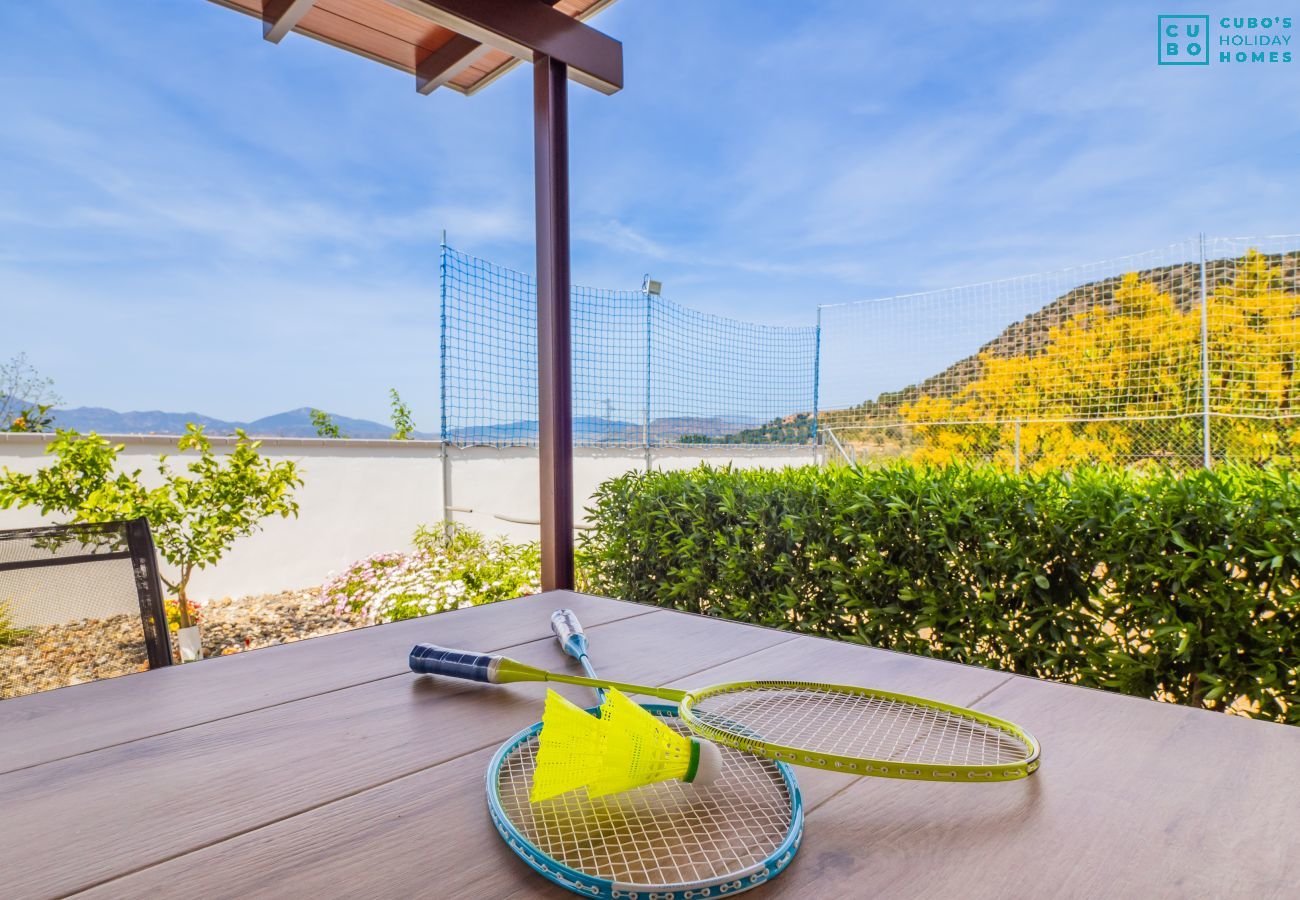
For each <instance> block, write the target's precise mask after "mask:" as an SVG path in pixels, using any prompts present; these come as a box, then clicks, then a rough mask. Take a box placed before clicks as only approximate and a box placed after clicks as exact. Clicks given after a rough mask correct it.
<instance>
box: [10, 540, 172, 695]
mask: <svg viewBox="0 0 1300 900" xmlns="http://www.w3.org/2000/svg"><path fill="white" fill-rule="evenodd" d="M137 616H138V620H137V618H136V617H137ZM171 664H172V650H171V641H170V638H169V634H168V629H167V612H166V608H165V607H164V605H163V590H162V582H161V581H160V579H159V577H158V565H157V556H156V555H155V553H154V544H153V537H152V536H151V535H150V533H149V523H148V522H147V521H145V520H144V519H133V520H130V521H118V522H103V523H95V524H83V525H59V526H53V527H44V528H20V529H16V530H11V531H0V698H3V697H12V696H17V695H19V694H29V693H35V692H36V691H40V690H47V689H49V688H52V687H63V686H64V685H67V684H77V683H80V682H83V681H91V680H95V679H98V678H108V677H112V676H115V675H125V674H128V673H130V672H138V671H140V670H142V669H144V668H150V669H154V668H158V667H159V666H169V665H171Z"/></svg>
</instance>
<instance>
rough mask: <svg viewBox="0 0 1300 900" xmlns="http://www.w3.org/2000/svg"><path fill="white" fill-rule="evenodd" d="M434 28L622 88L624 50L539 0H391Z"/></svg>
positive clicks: (582, 79) (584, 80)
mask: <svg viewBox="0 0 1300 900" xmlns="http://www.w3.org/2000/svg"><path fill="white" fill-rule="evenodd" d="M389 2H390V3H392V5H394V6H397V7H400V8H402V9H405V10H407V11H408V12H412V13H415V14H416V15H418V16H422V17H423V18H425V19H428V20H429V21H430V22H433V23H434V24H437V25H441V26H442V27H443V28H448V29H450V30H452V31H454V32H456V33H457V34H459V35H463V36H465V37H467V38H471V39H472V40H475V41H478V42H479V43H481V44H485V45H487V46H489V47H492V48H494V49H497V50H502V51H504V52H506V53H509V54H510V55H511V56H514V57H516V58H517V59H523V60H536V59H537V58H538V57H540V56H546V57H548V58H550V59H553V60H556V61H558V62H561V63H563V64H564V65H565V67H566V70H567V71H568V76H569V77H570V78H572V79H573V80H574V81H577V82H578V83H579V84H583V85H586V86H588V87H591V88H595V89H596V90H598V91H600V92H602V93H605V94H613V93H615V92H616V91H619V90H621V89H622V87H623V45H622V44H621V43H619V42H618V41H616V40H614V39H613V38H611V37H609V36H608V35H606V34H602V33H600V32H599V31H596V30H595V29H594V28H592V27H590V26H589V25H584V24H583V23H582V22H579V21H578V20H577V19H574V18H572V17H570V16H567V15H565V14H564V13H562V12H559V11H558V10H555V9H553V8H551V5H550V4H549V3H545V2H543V0H389Z"/></svg>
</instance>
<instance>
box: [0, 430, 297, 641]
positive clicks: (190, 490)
mask: <svg viewBox="0 0 1300 900" xmlns="http://www.w3.org/2000/svg"><path fill="white" fill-rule="evenodd" d="M236 434H237V435H238V441H237V442H236V444H235V448H234V450H233V451H232V452H231V453H230V455H229V456H228V457H226V458H225V459H219V458H218V457H217V456H216V455H215V454H214V453H213V452H212V443H211V442H210V441H209V440H208V439H207V437H206V436H205V435H204V434H203V428H202V427H201V426H197V425H194V424H193V423H191V424H189V425H186V426H185V434H184V435H183V436H182V437H181V439H180V441H179V442H178V443H177V449H179V450H181V451H185V450H197V451H198V453H199V457H198V459H195V460H191V461H190V462H189V463H188V464H187V465H186V466H185V470H184V472H176V471H173V470H172V469H171V467H170V466H168V464H167V457H166V456H161V457H159V458H158V474H159V475H160V476H162V484H161V485H160V486H159V487H154V488H149V487H146V486H145V485H144V484H143V483H142V481H141V480H140V470H139V469H136V470H135V471H134V472H129V473H127V472H118V473H116V474H115V473H114V469H115V467H116V463H117V455H118V453H120V452H121V451H122V448H123V445H122V444H116V445H114V444H110V443H109V442H108V441H106V440H104V439H103V438H102V437H100V436H99V435H97V434H88V435H84V436H83V435H80V434H78V433H77V432H75V431H59V432H58V437H56V438H55V439H54V440H53V441H51V442H50V444H49V446H48V447H47V448H46V452H47V453H50V454H52V455H54V456H56V457H57V458H58V461H57V462H55V463H54V464H53V465H51V466H48V467H46V468H44V469H40V470H39V471H37V472H36V473H34V474H31V475H27V474H23V473H19V472H11V471H10V470H9V469H7V468H6V469H4V470H3V474H2V475H0V509H8V508H10V507H12V506H14V505H17V506H19V507H24V506H36V507H39V508H40V511H41V513H42V514H46V515H48V514H51V513H55V514H59V513H61V514H63V515H66V516H68V517H69V518H68V523H74V522H106V521H110V520H113V519H134V518H138V517H140V516H143V517H144V518H146V519H148V520H149V527H150V529H151V530H152V531H153V537H154V543H155V544H156V545H157V547H158V552H159V553H160V554H161V555H162V557H163V559H165V560H166V561H167V562H168V563H169V564H170V565H171V566H172V567H174V569H175V572H174V573H169V574H170V575H171V577H168V576H167V575H164V576H163V579H162V580H163V582H164V583H165V584H166V585H167V587H168V588H170V589H171V590H172V591H173V592H175V594H176V599H177V609H178V611H179V616H180V626H181V627H182V628H188V627H189V626H190V625H191V624H193V623H192V622H191V618H190V612H189V609H190V607H189V596H188V589H189V583H190V578H191V576H192V575H193V574H194V571H195V570H196V569H204V568H207V567H208V566H210V565H214V564H216V563H217V562H218V561H219V560H220V559H221V557H222V556H224V555H225V553H226V551H227V550H229V549H230V547H231V545H232V544H234V542H235V541H236V540H237V539H238V538H241V537H246V536H247V535H250V534H252V533H254V532H255V531H257V530H258V529H259V528H260V525H259V523H260V521H261V520H262V519H264V518H266V517H267V516H271V515H279V516H280V517H281V518H288V517H289V516H291V515H292V516H297V515H298V503H297V501H295V500H294V499H293V496H292V495H293V489H294V488H295V487H301V486H302V479H301V478H299V477H298V469H297V467H296V466H295V465H294V463H292V462H288V461H285V462H279V463H273V462H271V461H270V460H269V459H266V458H265V457H264V456H262V455H261V453H259V452H258V450H259V448H260V447H261V442H260V441H254V440H250V439H249V437H248V435H246V434H245V433H244V432H243V431H238V432H236Z"/></svg>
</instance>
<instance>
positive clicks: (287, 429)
mask: <svg viewBox="0 0 1300 900" xmlns="http://www.w3.org/2000/svg"><path fill="white" fill-rule="evenodd" d="M50 413H51V415H52V416H53V417H54V427H55V428H73V429H76V430H77V431H81V432H87V431H95V432H98V433H100V434H184V433H185V425H186V424H187V423H189V422H193V423H194V424H196V425H202V426H204V428H205V429H206V430H207V433H208V434H210V435H228V434H234V433H235V429H237V428H242V429H244V431H246V432H248V433H249V434H250V435H253V436H255V437H316V427H315V426H314V425H312V423H311V407H309V406H302V407H299V408H298V409H291V410H288V411H287V412H282V413H276V414H275V415H273V416H266V417H264V418H261V419H256V420H254V421H252V422H228V421H226V420H224V419H214V418H213V417H211V416H205V415H202V414H201V413H196V412H185V413H174V412H162V411H160V410H148V411H131V412H117V411H116V410H112V409H105V408H103V407H100V406H79V407H76V408H73V409H55V410H51V411H50ZM332 418H333V419H334V423H335V424H336V425H338V426H339V429H340V430H341V431H342V432H343V433H344V434H345V435H347V436H348V437H353V438H389V437H392V436H393V428H392V426H391V425H383V424H380V423H379V422H372V421H370V420H369V419H350V418H348V417H347V416H338V415H334V416H332ZM412 437H416V438H424V439H431V438H436V437H437V435H434V434H429V433H428V432H423V431H416V432H413V433H412Z"/></svg>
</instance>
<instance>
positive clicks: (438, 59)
mask: <svg viewBox="0 0 1300 900" xmlns="http://www.w3.org/2000/svg"><path fill="white" fill-rule="evenodd" d="M491 52H492V48H491V47H489V46H487V45H486V44H480V43H479V42H478V41H476V40H474V39H473V38H467V37H465V35H463V34H458V35H456V36H455V37H453V38H452V39H451V40H450V41H448V42H447V43H445V44H443V45H442V46H441V47H439V48H438V49H437V50H434V51H433V52H432V53H430V54H429V55H428V56H426V57H425V58H424V59H422V60H420V61H419V62H418V63H416V65H415V89H416V90H417V91H419V92H420V93H421V94H431V93H433V92H434V91H435V90H437V89H438V88H440V87H442V86H443V85H444V84H446V83H447V82H449V81H451V80H452V79H453V78H455V77H456V76H457V75H459V74H460V73H461V72H463V71H464V70H465V67H466V66H468V65H471V64H473V63H474V61H475V60H478V59H480V58H482V57H483V56H486V55H487V54H488V53H491Z"/></svg>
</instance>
